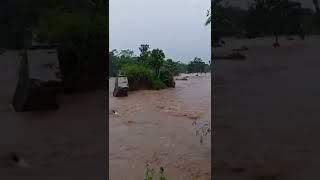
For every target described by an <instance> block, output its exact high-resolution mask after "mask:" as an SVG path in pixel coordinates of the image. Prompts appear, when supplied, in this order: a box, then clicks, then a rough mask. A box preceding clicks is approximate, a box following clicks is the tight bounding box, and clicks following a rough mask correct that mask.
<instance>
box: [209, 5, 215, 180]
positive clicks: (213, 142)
mask: <svg viewBox="0 0 320 180" xmlns="http://www.w3.org/2000/svg"><path fill="white" fill-rule="evenodd" d="M213 1H214V0H211V7H210V10H211V11H210V13H211V14H210V16H211V23H210V25H211V47H210V49H211V51H210V52H211V64H210V70H211V179H214V178H213V177H214V174H215V171H214V169H215V167H214V164H215V163H214V156H215V137H216V133H215V132H216V131H215V126H214V123H215V119H214V117H215V116H214V113H215V111H214V104H215V102H214V99H215V98H214V68H215V63H214V58H213V38H214V37H213V28H214V27H213V21H212V18H213V11H214V9H213Z"/></svg>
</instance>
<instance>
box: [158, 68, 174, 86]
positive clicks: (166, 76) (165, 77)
mask: <svg viewBox="0 0 320 180" xmlns="http://www.w3.org/2000/svg"><path fill="white" fill-rule="evenodd" d="M160 80H161V81H162V82H163V83H164V84H165V85H166V86H167V87H169V88H174V87H175V86H176V83H175V82H174V78H173V73H172V72H170V70H169V69H166V68H163V69H161V71H160Z"/></svg>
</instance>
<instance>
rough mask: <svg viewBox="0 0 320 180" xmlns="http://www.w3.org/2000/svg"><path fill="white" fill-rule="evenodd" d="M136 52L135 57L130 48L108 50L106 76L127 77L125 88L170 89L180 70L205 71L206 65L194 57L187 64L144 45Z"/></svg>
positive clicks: (182, 71) (185, 71)
mask: <svg viewBox="0 0 320 180" xmlns="http://www.w3.org/2000/svg"><path fill="white" fill-rule="evenodd" d="M139 50H140V55H139V56H135V55H134V53H133V51H132V50H130V49H127V50H121V51H120V52H118V51H117V50H112V51H111V52H109V78H110V77H115V76H118V75H119V74H121V75H124V76H127V78H128V83H129V90H142V89H148V90H153V89H155V90H159V89H165V88H174V87H175V81H174V76H178V75H179V74H180V73H207V72H209V71H210V64H211V63H210V61H209V64H206V63H205V62H203V60H202V59H201V58H199V57H195V58H194V59H193V60H192V61H190V62H189V63H188V64H185V63H182V62H180V61H174V60H172V59H165V57H166V55H165V53H164V52H163V50H161V49H158V48H157V49H152V50H150V46H149V45H148V44H142V45H141V46H140V47H139Z"/></svg>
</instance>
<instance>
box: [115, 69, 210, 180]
mask: <svg viewBox="0 0 320 180" xmlns="http://www.w3.org/2000/svg"><path fill="white" fill-rule="evenodd" d="M184 76H185V75H184ZM187 76H189V78H188V80H187V81H178V80H177V81H176V88H172V89H165V90H159V91H153V90H143V91H134V92H129V96H128V97H121V98H116V97H113V96H112V92H113V88H114V79H113V78H111V79H110V80H109V111H110V113H109V114H110V115H109V179H112V180H122V179H126V180H142V179H144V173H145V164H146V162H148V163H150V164H151V166H152V167H153V168H154V169H155V170H156V171H158V169H159V167H160V166H163V167H164V168H165V171H166V174H167V175H168V177H169V179H172V180H188V179H190V180H207V179H210V177H211V170H210V169H211V144H210V141H211V139H210V136H205V137H204V139H203V143H202V144H201V143H200V136H196V129H198V128H199V127H200V125H201V124H205V123H208V124H209V125H211V121H210V119H211V118H210V117H211V95H210V93H211V85H210V82H211V74H206V75H205V74H202V75H199V76H195V75H194V74H193V75H187ZM113 111H115V112H116V113H114V112H113ZM194 121H197V125H193V122H194ZM199 124H200V125H199Z"/></svg>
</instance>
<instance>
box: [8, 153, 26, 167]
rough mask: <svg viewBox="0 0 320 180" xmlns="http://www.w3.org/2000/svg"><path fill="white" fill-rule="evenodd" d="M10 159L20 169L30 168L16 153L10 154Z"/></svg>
mask: <svg viewBox="0 0 320 180" xmlns="http://www.w3.org/2000/svg"><path fill="white" fill-rule="evenodd" d="M10 158H11V159H12V160H13V162H14V163H16V164H17V165H18V166H20V167H27V166H29V164H28V163H27V162H26V161H25V160H24V159H22V158H21V157H19V156H18V155H17V154H16V153H14V152H13V153H11V154H10Z"/></svg>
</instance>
